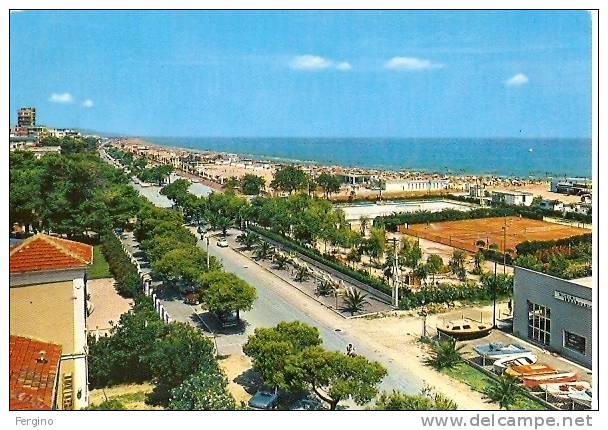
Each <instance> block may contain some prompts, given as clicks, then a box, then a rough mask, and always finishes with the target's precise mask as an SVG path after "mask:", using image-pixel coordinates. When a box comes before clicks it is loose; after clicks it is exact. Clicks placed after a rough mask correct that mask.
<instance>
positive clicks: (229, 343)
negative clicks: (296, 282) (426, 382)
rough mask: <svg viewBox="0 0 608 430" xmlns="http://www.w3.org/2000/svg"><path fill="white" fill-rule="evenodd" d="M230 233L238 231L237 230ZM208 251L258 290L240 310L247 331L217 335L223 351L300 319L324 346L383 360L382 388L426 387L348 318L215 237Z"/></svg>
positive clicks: (231, 351)
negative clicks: (257, 332)
mask: <svg viewBox="0 0 608 430" xmlns="http://www.w3.org/2000/svg"><path fill="white" fill-rule="evenodd" d="M231 233H232V234H237V231H231ZM199 246H201V248H203V249H205V248H206V245H204V244H203V242H202V241H199ZM209 252H210V254H211V255H213V256H215V257H217V258H219V259H220V260H221V261H222V264H223V266H224V269H225V270H226V271H227V272H231V273H234V274H235V275H237V276H239V277H240V278H242V279H243V280H245V281H246V282H248V283H249V284H251V285H253V286H255V287H256V289H257V292H258V299H257V301H256V302H255V304H254V306H253V309H252V310H251V311H248V312H242V313H241V316H242V318H243V320H245V321H246V327H245V332H244V333H243V334H230V335H220V336H219V337H218V338H217V344H218V350H219V352H220V353H221V354H238V353H241V354H242V351H241V345H242V344H243V343H244V342H245V341H246V340H247V336H249V334H251V333H253V331H254V329H255V328H256V327H271V326H274V325H276V324H278V323H279V322H281V321H301V322H304V323H306V324H309V325H311V326H314V327H317V328H318V329H319V332H320V334H321V338H322V339H323V345H324V347H325V348H327V349H330V350H335V351H341V352H345V351H346V347H347V345H348V344H349V343H352V344H353V345H354V347H355V350H356V353H357V354H359V355H363V356H365V357H367V358H368V359H371V360H376V361H379V362H380V363H382V364H383V365H384V366H385V367H386V368H387V370H388V376H387V377H386V378H385V379H384V381H383V383H382V386H381V388H382V389H384V390H393V389H398V390H402V391H405V392H408V393H417V392H419V391H420V389H421V388H422V387H423V381H422V380H421V379H420V378H419V377H417V376H416V375H414V374H413V373H412V372H410V371H408V369H407V367H406V365H405V363H396V362H395V361H394V360H392V359H390V358H388V357H386V356H384V355H383V354H382V352H381V351H380V350H379V349H376V348H375V346H374V345H373V344H372V343H371V342H370V341H369V339H367V338H366V337H365V336H363V335H361V334H358V333H356V332H351V331H350V325H349V320H347V319H344V318H342V317H340V316H338V315H336V314H335V313H333V312H332V311H330V310H329V309H327V308H325V307H324V306H322V305H321V304H320V303H318V302H316V301H315V300H313V299H311V298H310V297H308V296H306V295H304V294H303V293H301V292H300V291H298V290H296V289H295V288H294V287H292V286H291V285H289V284H288V283H286V282H285V281H283V280H282V279H280V278H278V277H276V276H275V275H273V274H272V273H270V272H268V271H266V270H264V269H263V268H262V267H260V266H258V265H257V264H255V262H253V261H251V260H249V259H248V258H246V257H244V256H242V255H241V254H239V253H237V252H236V251H234V250H232V249H230V248H220V247H218V246H217V245H216V243H215V240H213V239H212V240H211V241H210V245H209Z"/></svg>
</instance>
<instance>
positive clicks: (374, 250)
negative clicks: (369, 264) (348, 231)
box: [365, 228, 386, 261]
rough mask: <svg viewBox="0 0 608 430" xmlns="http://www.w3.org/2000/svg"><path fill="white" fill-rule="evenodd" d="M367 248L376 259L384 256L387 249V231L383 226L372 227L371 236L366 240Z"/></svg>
mask: <svg viewBox="0 0 608 430" xmlns="http://www.w3.org/2000/svg"><path fill="white" fill-rule="evenodd" d="M365 249H366V251H367V253H368V254H369V256H370V257H372V258H373V259H375V260H376V261H377V260H379V259H380V258H382V256H383V255H384V251H385V250H386V231H385V230H384V229H381V228H372V231H371V233H370V236H369V238H368V239H367V240H366V242H365Z"/></svg>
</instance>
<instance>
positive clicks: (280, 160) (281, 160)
mask: <svg viewBox="0 0 608 430" xmlns="http://www.w3.org/2000/svg"><path fill="white" fill-rule="evenodd" d="M120 139H121V140H126V141H137V142H141V144H142V145H145V146H148V147H150V148H154V149H156V150H167V151H181V152H190V153H194V154H212V155H222V156H229V155H236V156H238V157H240V158H241V159H243V160H252V161H257V162H265V163H272V164H277V165H292V164H293V165H298V166H303V167H314V168H328V169H345V170H346V169H348V170H359V171H367V172H377V173H388V174H398V173H403V172H409V173H420V174H424V175H441V176H446V177H453V178H472V177H481V178H496V179H502V180H522V181H528V180H531V181H550V180H551V179H552V178H563V177H568V178H577V179H585V180H589V181H591V180H592V177H591V176H587V175H566V176H564V175H558V174H554V175H534V174H528V175H518V174H498V173H493V172H491V171H481V170H480V171H472V170H466V169H447V170H441V169H430V168H421V167H412V166H404V167H402V168H399V169H397V168H393V167H390V166H382V165H376V166H373V165H371V166H361V165H357V164H352V163H342V164H336V163H331V162H324V161H318V160H312V159H310V160H303V159H298V158H289V157H281V156H273V155H263V154H253V153H250V152H247V151H239V150H234V151H228V150H215V149H201V148H193V147H187V146H179V145H172V144H169V143H167V144H161V143H157V142H152V141H150V140H147V139H150V138H149V137H122V138H120ZM167 139H171V138H167ZM218 139H225V140H229V139H232V138H228V137H224V138H218ZM272 139H281V138H272ZM302 139H303V138H302ZM345 139H349V138H345ZM378 139H380V138H378ZM428 139H429V140H430V139H432V138H428ZM460 139H462V140H466V139H464V138H460ZM576 139H579V138H576ZM583 139H584V138H580V140H583ZM454 140H455V141H457V140H458V139H456V138H455V139H454ZM488 140H491V139H488ZM535 140H536V139H535ZM541 140H555V139H549V138H547V139H541ZM562 140H568V139H566V138H563V139H562Z"/></svg>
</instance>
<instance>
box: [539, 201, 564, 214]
mask: <svg viewBox="0 0 608 430" xmlns="http://www.w3.org/2000/svg"><path fill="white" fill-rule="evenodd" d="M540 208H541V209H545V210H549V211H557V212H563V210H564V203H563V202H560V201H559V200H543V201H542V202H540Z"/></svg>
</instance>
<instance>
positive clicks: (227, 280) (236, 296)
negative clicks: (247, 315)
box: [201, 272, 257, 318]
mask: <svg viewBox="0 0 608 430" xmlns="http://www.w3.org/2000/svg"><path fill="white" fill-rule="evenodd" d="M201 286H202V288H203V293H202V298H203V301H204V302H205V304H206V305H207V308H208V309H209V310H210V311H212V312H218V313H221V312H227V311H236V313H237V318H240V311H241V310H246V311H248V310H251V307H252V306H253V303H254V302H255V300H256V299H257V292H256V289H255V288H254V287H252V286H251V285H249V284H248V283H247V282H245V281H243V280H242V279H240V278H239V277H237V276H236V275H234V274H232V273H226V272H211V273H207V274H205V275H204V276H202V278H201Z"/></svg>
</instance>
